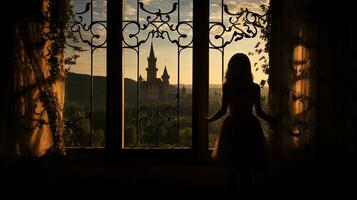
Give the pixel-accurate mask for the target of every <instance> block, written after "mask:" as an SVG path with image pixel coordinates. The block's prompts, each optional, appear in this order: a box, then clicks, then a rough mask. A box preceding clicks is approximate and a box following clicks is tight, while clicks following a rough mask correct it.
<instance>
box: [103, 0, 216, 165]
mask: <svg viewBox="0 0 357 200" xmlns="http://www.w3.org/2000/svg"><path fill="white" fill-rule="evenodd" d="M122 21H123V1H111V0H108V1H107V100H106V101H107V107H106V109H107V112H106V117H107V120H106V123H107V124H106V143H105V152H109V153H110V154H111V153H114V154H120V155H121V157H124V158H125V157H130V156H132V155H135V156H137V157H138V158H140V157H141V156H140V155H143V156H144V157H147V156H148V155H152V156H155V157H156V156H158V157H160V158H162V157H163V156H164V157H165V155H167V157H168V158H169V157H170V158H172V156H173V155H177V156H179V157H184V158H199V159H204V160H207V159H209V148H208V131H207V127H208V125H207V122H206V121H205V120H204V118H203V116H206V115H207V113H208V112H207V111H208V91H209V89H208V86H209V82H208V80H209V77H208V71H209V48H208V47H209V34H208V32H209V30H208V29H209V1H198V0H193V48H192V49H193V52H192V62H193V64H192V66H193V72H192V76H193V77H192V83H193V84H192V148H191V149H123V146H122V141H123V137H124V135H123V131H124V121H123V115H124V104H123V102H124V101H123V100H124V99H123V97H124V96H123V95H124V88H123V87H124V82H123V81H124V77H123V75H124V74H123V66H122V60H123V55H122V53H123V49H122V40H123V32H122ZM198 58H199V59H198ZM114 66H120V67H114ZM117 102H120V103H117Z"/></svg>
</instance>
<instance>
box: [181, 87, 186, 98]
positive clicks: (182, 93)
mask: <svg viewBox="0 0 357 200" xmlns="http://www.w3.org/2000/svg"><path fill="white" fill-rule="evenodd" d="M181 96H182V97H187V91H186V88H185V86H182V89H181Z"/></svg>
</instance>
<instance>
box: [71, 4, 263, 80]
mask: <svg viewBox="0 0 357 200" xmlns="http://www.w3.org/2000/svg"><path fill="white" fill-rule="evenodd" d="M72 1H73V5H74V11H75V12H79V11H83V10H84V7H85V3H86V2H88V1H89V0H72ZM136 2H137V1H136V0H125V1H124V20H136V13H137V9H136ZM140 2H143V3H144V5H145V8H146V9H147V10H149V11H152V12H157V9H158V8H160V9H161V11H162V12H167V11H170V10H171V8H172V4H173V2H177V0H140ZM224 3H225V4H227V5H228V8H229V10H230V11H231V12H233V13H236V12H237V11H238V10H239V9H240V8H248V9H249V10H251V11H254V12H258V13H259V12H262V10H261V9H260V8H259V6H260V5H261V4H267V3H268V0H244V1H240V0H225V1H224ZM220 9H221V7H220V0H210V21H211V22H218V21H220ZM106 13H107V12H106V1H105V0H94V10H93V20H106ZM170 16H171V19H170V22H172V23H176V22H177V11H175V12H174V13H173V14H171V15H170ZM146 17H147V15H146V14H145V13H144V12H143V11H140V14H139V22H140V24H142V23H144V22H145V21H146ZM84 20H85V21H86V22H87V23H88V24H89V21H90V16H89V15H87V16H84ZM180 20H181V21H183V20H187V21H190V20H192V0H180ZM227 21H228V20H227V17H224V23H227ZM135 30H136V29H135V26H133V25H132V26H128V27H127V29H126V30H125V31H124V37H125V38H127V41H128V42H129V43H130V42H133V41H132V40H130V39H129V38H128V34H129V33H133V32H135ZM162 30H168V27H163V28H162ZM92 31H93V32H95V33H97V34H99V35H100V36H101V37H100V38H99V39H97V40H96V41H95V43H96V44H99V43H101V42H103V41H105V33H106V32H105V29H104V28H103V27H102V26H100V25H97V26H94V27H93V29H92ZM180 31H182V32H184V33H186V34H187V35H188V38H187V39H186V40H182V44H186V42H187V41H189V40H190V39H191V38H192V30H190V29H189V28H188V26H185V27H184V26H182V27H181V29H180ZM216 32H219V29H216V30H214V31H213V33H216ZM146 35H147V32H143V33H142V34H140V35H139V39H142V38H144V36H146ZM212 35H213V34H212ZM82 36H83V37H84V38H87V39H88V38H90V31H87V32H83V33H82ZM170 36H171V37H172V38H173V39H175V38H177V34H176V33H170ZM228 37H229V36H227V37H226V38H228ZM258 41H261V39H260V38H259V34H258V35H257V36H256V37H255V38H247V39H243V40H239V41H237V42H233V43H232V44H229V45H228V46H227V47H226V48H225V56H224V60H225V64H224V70H226V66H227V63H228V61H229V58H230V57H231V56H232V55H233V54H235V53H237V52H242V53H246V54H248V52H254V50H255V45H256V44H257V42H258ZM151 42H152V43H153V45H154V49H155V55H156V57H157V68H158V74H157V76H158V77H161V75H162V73H163V70H164V67H165V66H166V67H167V70H168V73H169V75H170V84H177V80H178V77H177V74H178V66H177V59H178V57H177V45H176V44H172V43H170V42H169V41H168V39H167V38H166V37H165V39H161V38H153V39H152V38H151V37H150V38H149V39H148V40H147V42H146V43H144V44H142V45H141V46H140V53H139V54H140V57H139V58H140V61H139V62H140V64H139V74H141V75H142V77H143V78H144V79H146V70H145V68H146V67H147V64H148V63H147V57H148V55H149V50H150V44H151ZM216 42H217V41H216ZM130 44H133V43H130ZM80 45H81V46H83V47H84V49H87V50H89V48H88V47H87V46H86V44H80ZM193 45H194V44H193ZM261 45H264V43H262V44H261ZM69 52H70V51H68V50H67V52H66V53H67V54H69ZM80 55H81V57H80V58H79V59H78V60H77V64H76V65H75V66H72V67H71V69H70V71H72V72H75V73H82V74H90V51H86V52H83V53H81V54H80ZM180 56H181V59H180V72H179V73H180V78H179V80H180V84H192V49H190V48H188V49H184V50H182V51H181V54H180ZM261 56H265V57H267V55H265V54H260V55H255V56H249V57H250V59H251V63H252V72H253V75H254V81H255V82H257V83H259V82H260V81H261V80H262V79H267V75H265V74H264V73H263V72H262V71H261V70H260V69H259V70H258V71H255V70H254V68H253V66H254V63H255V62H257V63H258V65H257V66H259V65H260V64H262V63H261V62H259V58H260V57H261ZM93 61H94V62H93V64H94V65H93V66H94V68H93V72H94V75H98V76H105V75H106V50H105V49H101V48H100V49H96V50H95V51H94V58H93ZM136 61H137V59H136V53H135V51H133V50H130V49H126V50H124V55H123V66H124V76H125V77H127V78H131V79H134V80H136V79H137V78H136V77H137V62H136ZM209 68H210V72H209V74H210V84H221V83H222V66H221V53H220V52H219V51H218V50H214V49H211V50H210V66H209Z"/></svg>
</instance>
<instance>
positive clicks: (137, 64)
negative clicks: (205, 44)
mask: <svg viewBox="0 0 357 200" xmlns="http://www.w3.org/2000/svg"><path fill="white" fill-rule="evenodd" d="M122 28H123V36H124V38H123V43H122V47H123V63H122V64H123V71H124V132H123V134H124V137H123V138H124V141H123V144H122V145H123V147H124V148H184V147H191V145H192V92H191V91H192V0H175V1H173V0H170V1H159V0H157V1H155V0H153V1H147V0H146V1H140V2H139V1H133V0H126V1H124V13H123V24H122Z"/></svg>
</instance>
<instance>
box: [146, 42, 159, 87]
mask: <svg viewBox="0 0 357 200" xmlns="http://www.w3.org/2000/svg"><path fill="white" fill-rule="evenodd" d="M147 59H148V67H147V68H146V71H147V77H146V80H147V82H149V83H152V82H154V81H155V80H156V74H157V68H156V60H157V58H156V57H155V53H154V47H153V45H152V42H151V47H150V55H149V57H148V58H147Z"/></svg>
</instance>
